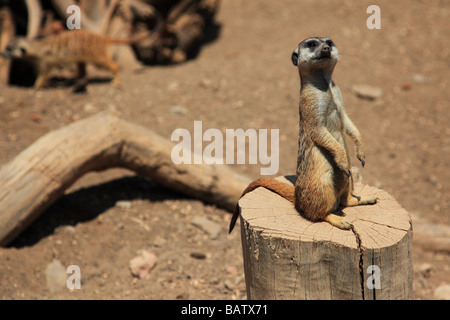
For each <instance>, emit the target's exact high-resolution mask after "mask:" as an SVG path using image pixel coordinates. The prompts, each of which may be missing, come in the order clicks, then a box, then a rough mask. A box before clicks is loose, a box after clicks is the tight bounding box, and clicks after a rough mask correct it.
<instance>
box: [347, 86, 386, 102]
mask: <svg viewBox="0 0 450 320" xmlns="http://www.w3.org/2000/svg"><path fill="white" fill-rule="evenodd" d="M350 90H351V91H352V92H353V93H354V94H355V95H356V96H357V97H359V98H361V99H367V100H375V99H377V98H379V97H381V95H382V94H383V90H382V89H380V88H377V87H373V86H369V85H365V84H355V85H353V86H351V87H350Z"/></svg>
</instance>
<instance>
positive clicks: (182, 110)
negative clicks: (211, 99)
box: [170, 106, 188, 116]
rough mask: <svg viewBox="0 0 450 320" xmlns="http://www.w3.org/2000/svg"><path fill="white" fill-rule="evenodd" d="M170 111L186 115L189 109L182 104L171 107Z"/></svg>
mask: <svg viewBox="0 0 450 320" xmlns="http://www.w3.org/2000/svg"><path fill="white" fill-rule="evenodd" d="M170 112H172V113H173V114H180V115H183V116H184V115H185V114H187V113H188V111H187V110H186V109H185V108H183V107H180V106H174V107H172V108H170Z"/></svg>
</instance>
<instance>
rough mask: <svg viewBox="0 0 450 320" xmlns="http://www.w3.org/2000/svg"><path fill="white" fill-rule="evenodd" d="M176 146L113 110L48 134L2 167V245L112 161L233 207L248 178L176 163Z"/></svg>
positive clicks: (217, 167) (221, 167)
mask: <svg viewBox="0 0 450 320" xmlns="http://www.w3.org/2000/svg"><path fill="white" fill-rule="evenodd" d="M173 146H174V144H173V143H172V142H171V141H170V140H167V139H164V138H162V137H160V136H158V135H157V134H155V133H154V132H152V131H151V130H149V129H147V128H145V127H142V126H138V125H135V124H133V123H130V122H127V121H124V120H121V119H119V118H118V117H116V116H114V115H113V114H111V113H109V112H104V113H100V114H98V115H95V116H92V117H90V118H87V119H85V120H81V121H78V122H76V123H73V124H70V125H68V126H66V127H64V128H62V129H59V130H55V131H52V132H50V133H48V134H46V135H45V136H43V137H41V138H40V139H38V140H37V141H36V142H34V143H33V144H32V145H31V146H29V147H28V148H27V149H25V150H24V151H22V152H21V153H20V154H19V155H18V156H17V157H16V158H14V159H13V160H12V161H11V162H9V163H7V164H5V165H4V166H3V167H1V168H0V245H2V246H3V245H6V244H8V243H9V242H10V241H12V240H13V239H14V238H15V237H16V236H17V235H18V234H19V233H20V232H22V231H23V230H24V229H25V228H26V227H27V226H28V225H29V224H30V223H31V222H33V221H34V220H35V219H36V218H37V217H38V216H39V215H40V214H41V213H42V212H43V211H44V210H45V209H46V208H48V207H49V206H50V205H51V204H52V203H53V202H54V201H55V200H56V199H57V198H58V197H60V196H61V195H63V193H64V190H66V189H67V188H68V187H69V186H70V185H72V184H73V183H74V182H75V181H76V180H77V179H79V178H80V177H81V176H83V175H84V174H85V173H87V172H89V171H98V170H105V169H108V168H113V167H123V168H127V169H130V170H133V171H135V172H136V173H137V174H139V175H142V176H144V177H148V178H150V179H152V180H154V181H156V182H158V183H160V184H161V185H163V186H165V187H168V188H171V189H173V190H176V191H179V192H181V193H184V194H187V195H189V196H192V197H195V198H198V199H201V200H203V201H205V202H208V203H215V204H217V205H218V206H221V207H224V208H226V209H229V210H233V209H234V207H235V206H236V202H237V200H238V199H239V196H240V194H241V192H242V191H243V190H244V189H245V187H246V186H247V185H248V183H249V182H250V179H248V178H247V177H244V176H241V175H239V174H237V173H235V172H234V171H232V170H231V169H230V168H229V167H227V166H225V165H206V164H200V165H188V164H181V165H175V164H173V162H172V160H171V152H172V148H173Z"/></svg>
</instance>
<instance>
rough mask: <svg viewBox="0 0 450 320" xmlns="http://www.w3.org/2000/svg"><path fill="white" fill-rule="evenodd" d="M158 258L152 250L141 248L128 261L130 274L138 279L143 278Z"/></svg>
mask: <svg viewBox="0 0 450 320" xmlns="http://www.w3.org/2000/svg"><path fill="white" fill-rule="evenodd" d="M157 261H158V258H157V257H156V255H155V254H154V253H152V252H149V251H147V250H141V251H140V254H139V255H138V256H136V257H134V258H133V259H131V260H130V262H129V267H130V271H131V274H132V275H133V276H134V277H137V278H139V279H142V278H144V277H145V276H146V275H147V274H149V273H150V271H151V270H152V269H153V268H154V267H155V265H156V263H157Z"/></svg>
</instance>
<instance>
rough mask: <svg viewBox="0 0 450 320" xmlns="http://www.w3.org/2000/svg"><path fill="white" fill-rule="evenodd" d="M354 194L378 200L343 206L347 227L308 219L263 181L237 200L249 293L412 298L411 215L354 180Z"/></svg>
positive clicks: (287, 296)
mask: <svg viewBox="0 0 450 320" xmlns="http://www.w3.org/2000/svg"><path fill="white" fill-rule="evenodd" d="M287 179H289V181H288V180H287ZM287 179H286V178H280V180H282V181H284V182H286V183H293V181H295V177H294V176H290V177H287ZM355 194H358V195H368V194H375V195H377V196H378V197H379V199H380V200H379V202H378V203H377V204H375V205H373V206H358V207H348V208H345V209H344V210H343V212H344V213H345V214H346V219H348V220H349V221H350V222H351V223H352V224H353V226H354V229H353V230H341V229H338V228H336V227H333V226H332V225H330V224H329V223H327V222H316V223H313V222H311V221H308V220H306V219H304V218H302V217H301V216H300V215H299V214H298V212H297V211H296V210H295V208H294V206H293V205H292V204H291V203H290V202H288V201H287V200H285V199H283V198H281V197H280V196H278V195H276V194H275V193H273V192H271V191H269V190H267V189H264V188H258V189H256V190H254V191H253V192H250V193H248V194H247V195H245V196H244V197H243V198H242V199H241V200H240V201H239V206H240V209H241V237H242V247H243V255H244V267H245V280H246V286H247V296H248V298H249V299H302V300H303V299H333V300H335V299H336V300H340V299H367V300H372V299H410V298H411V297H412V274H413V271H412V260H411V246H412V244H411V243H412V226H411V220H410V219H411V218H410V215H409V214H408V212H407V211H405V210H404V209H403V208H402V207H401V206H400V205H399V204H398V203H397V202H396V201H395V199H394V198H393V197H392V196H390V195H389V194H388V193H386V192H385V191H383V190H379V189H376V188H373V187H369V186H367V185H363V184H361V183H357V184H356V186H355ZM371 266H372V267H371ZM373 280H375V283H373V282H372V281H373ZM378 285H380V288H379V289H377V287H378Z"/></svg>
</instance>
